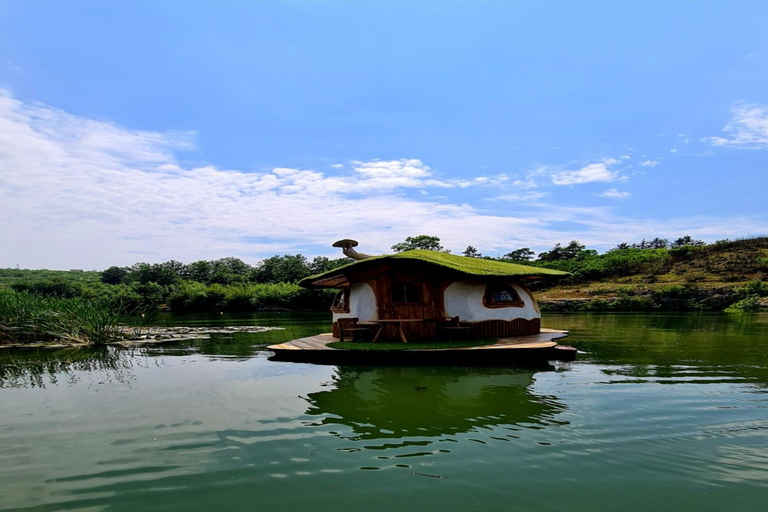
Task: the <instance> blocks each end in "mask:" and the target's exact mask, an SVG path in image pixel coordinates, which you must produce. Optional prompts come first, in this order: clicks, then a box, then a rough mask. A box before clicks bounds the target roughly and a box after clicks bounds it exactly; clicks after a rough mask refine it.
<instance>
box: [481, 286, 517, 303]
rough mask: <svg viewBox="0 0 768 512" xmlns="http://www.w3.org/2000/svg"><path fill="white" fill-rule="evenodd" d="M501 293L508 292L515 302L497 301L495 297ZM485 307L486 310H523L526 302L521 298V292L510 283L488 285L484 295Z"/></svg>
mask: <svg viewBox="0 0 768 512" xmlns="http://www.w3.org/2000/svg"><path fill="white" fill-rule="evenodd" d="M501 292H508V293H509V294H510V295H512V296H513V297H516V299H515V300H502V301H500V300H496V298H495V296H496V295H498V294H499V293H501ZM483 306H485V307H486V308H491V309H495V308H523V307H525V301H524V300H523V299H522V298H521V296H520V292H518V291H517V290H516V289H515V287H514V286H513V285H511V284H508V283H488V284H486V285H485V293H484V294H483Z"/></svg>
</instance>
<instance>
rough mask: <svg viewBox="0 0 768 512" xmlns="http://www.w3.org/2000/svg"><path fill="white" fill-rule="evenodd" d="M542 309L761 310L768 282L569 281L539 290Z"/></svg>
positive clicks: (766, 304) (767, 304) (767, 302)
mask: <svg viewBox="0 0 768 512" xmlns="http://www.w3.org/2000/svg"><path fill="white" fill-rule="evenodd" d="M536 296H537V300H538V302H539V306H540V307H541V309H542V311H560V312H568V311H605V312H609V311H734V312H735V311H743V312H750V311H760V310H767V309H768V283H765V282H764V281H759V280H755V281H750V282H747V283H729V284H723V283H704V284H692V283H679V282H678V283H675V282H660V283H654V284H640V283H631V282H627V280H624V282H622V280H616V281H615V282H607V283H605V282H595V283H585V284H579V285H565V286H560V287H553V288H550V289H547V290H542V291H539V292H537V293H536Z"/></svg>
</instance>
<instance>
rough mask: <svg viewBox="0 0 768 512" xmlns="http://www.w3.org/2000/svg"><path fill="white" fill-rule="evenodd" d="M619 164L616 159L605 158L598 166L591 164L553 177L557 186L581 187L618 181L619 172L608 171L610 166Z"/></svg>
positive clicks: (553, 181)
mask: <svg viewBox="0 0 768 512" xmlns="http://www.w3.org/2000/svg"><path fill="white" fill-rule="evenodd" d="M616 163H618V161H617V160H616V159H614V158H605V159H603V161H602V162H600V163H597V164H589V165H587V166H586V167H582V168H581V169H578V170H576V171H565V172H559V173H557V174H553V175H552V183H554V184H555V185H579V184H582V183H593V182H607V181H614V180H616V179H618V177H619V173H618V171H611V170H610V169H608V166H609V165H613V164H616Z"/></svg>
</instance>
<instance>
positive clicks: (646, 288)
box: [0, 235, 768, 347]
mask: <svg viewBox="0 0 768 512" xmlns="http://www.w3.org/2000/svg"><path fill="white" fill-rule="evenodd" d="M408 249H431V250H438V251H442V250H444V249H443V248H442V246H440V245H439V238H437V237H430V236H426V235H421V236H418V237H409V238H407V239H406V242H404V243H401V244H396V245H395V246H393V250H395V251H396V252H400V251H403V250H408ZM463 254H464V255H465V256H469V257H476V258H486V259H494V260H498V261H506V262H510V263H523V264H527V265H532V266H537V267H543V268H550V269H554V270H563V271H566V272H570V273H571V276H570V277H569V278H567V279H563V280H561V281H560V282H558V283H557V284H555V285H547V286H546V287H545V286H544V285H542V284H538V283H534V284H533V286H532V289H533V291H534V293H535V295H536V297H537V300H538V301H539V304H540V306H541V309H542V310H543V311H558V312H567V311H606V312H618V311H726V312H735V313H736V312H754V311H761V310H765V309H766V308H768V281H767V280H768V237H754V238H745V239H740V240H733V241H731V240H721V241H718V242H715V243H713V244H705V243H704V242H700V241H697V240H693V239H692V238H691V237H681V238H679V239H677V240H675V241H674V242H671V243H670V242H669V241H668V240H666V239H659V238H655V239H653V240H651V241H646V240H643V241H642V242H640V243H634V244H627V243H622V244H619V245H618V246H617V247H615V248H614V249H612V250H610V251H608V252H606V253H605V254H598V253H597V251H594V250H590V249H587V248H586V247H585V246H583V245H581V244H579V242H577V241H571V242H570V243H569V244H567V245H565V246H563V245H561V244H557V245H555V247H553V249H552V250H551V251H546V252H543V253H541V254H539V255H538V257H537V258H536V259H534V258H533V255H534V254H535V253H533V251H531V250H530V249H528V248H522V249H517V250H514V251H511V252H509V253H507V254H505V255H503V256H500V257H494V258H490V257H488V256H483V255H482V254H480V253H479V251H478V250H477V249H475V248H474V247H472V246H469V247H467V249H466V250H465V251H464V253H463ZM351 261H352V260H349V259H347V258H339V259H329V258H325V257H316V258H314V259H313V260H311V261H310V260H308V259H307V258H305V257H304V256H302V255H300V254H298V255H284V256H274V257H272V258H268V259H266V260H264V261H262V262H261V263H260V264H258V265H257V266H250V265H248V264H246V263H244V262H243V261H241V260H239V259H237V258H223V259H220V260H215V261H197V262H194V263H191V264H187V265H185V264H182V263H180V262H177V261H169V262H165V263H159V264H149V263H137V264H135V265H133V266H131V267H116V266H113V267H110V268H108V269H106V270H104V271H103V272H98V271H82V270H71V271H51V270H21V269H0V346H6V347H7V346H10V345H14V346H36V345H40V344H42V345H57V344H58V345H68V346H84V345H103V344H106V343H113V342H116V341H120V340H125V339H126V335H127V334H128V331H131V330H132V331H136V330H137V329H139V330H140V329H141V328H138V327H135V326H136V325H141V324H142V323H143V322H144V321H145V320H144V319H146V318H149V317H151V314H152V313H153V312H157V311H171V312H175V313H192V312H198V313H199V312H222V313H223V312H258V311H324V310H327V308H328V305H329V304H330V302H331V300H332V298H333V296H334V295H335V292H334V291H333V290H308V289H305V288H301V287H300V286H298V284H297V283H298V282H299V281H300V280H301V279H304V278H305V277H308V276H310V275H314V274H318V273H321V272H325V271H328V270H332V269H334V268H337V267H340V266H342V265H345V264H347V263H350V262H351ZM125 324H133V325H134V327H126V326H125ZM144 328H145V329H149V328H150V326H146V325H145V326H144Z"/></svg>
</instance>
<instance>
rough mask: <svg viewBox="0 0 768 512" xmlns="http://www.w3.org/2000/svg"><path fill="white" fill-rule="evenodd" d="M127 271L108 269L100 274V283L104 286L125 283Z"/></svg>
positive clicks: (116, 268) (115, 268) (121, 268)
mask: <svg viewBox="0 0 768 512" xmlns="http://www.w3.org/2000/svg"><path fill="white" fill-rule="evenodd" d="M127 277H128V270H126V269H125V268H123V267H115V266H112V267H109V268H108V269H107V270H105V271H104V272H102V273H101V282H102V283H106V284H121V283H124V282H125V281H126V278H127Z"/></svg>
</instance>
